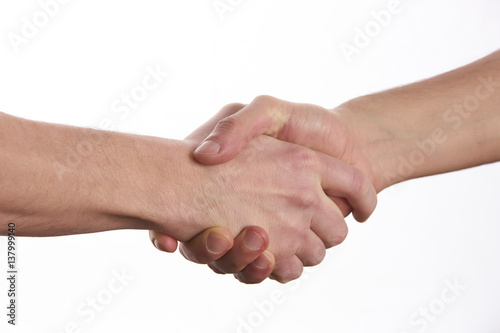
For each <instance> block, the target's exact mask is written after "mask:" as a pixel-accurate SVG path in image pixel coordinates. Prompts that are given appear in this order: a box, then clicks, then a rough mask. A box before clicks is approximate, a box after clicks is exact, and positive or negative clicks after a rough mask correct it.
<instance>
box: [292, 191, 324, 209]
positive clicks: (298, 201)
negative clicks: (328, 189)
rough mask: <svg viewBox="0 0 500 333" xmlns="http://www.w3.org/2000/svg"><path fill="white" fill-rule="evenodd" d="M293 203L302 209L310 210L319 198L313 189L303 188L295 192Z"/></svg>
mask: <svg viewBox="0 0 500 333" xmlns="http://www.w3.org/2000/svg"><path fill="white" fill-rule="evenodd" d="M292 201H293V203H294V204H295V205H297V206H299V207H301V208H309V207H313V206H314V205H315V204H316V203H317V201H318V196H317V193H316V191H315V190H313V189H312V188H301V189H299V190H297V191H295V193H294V195H293V197H292Z"/></svg>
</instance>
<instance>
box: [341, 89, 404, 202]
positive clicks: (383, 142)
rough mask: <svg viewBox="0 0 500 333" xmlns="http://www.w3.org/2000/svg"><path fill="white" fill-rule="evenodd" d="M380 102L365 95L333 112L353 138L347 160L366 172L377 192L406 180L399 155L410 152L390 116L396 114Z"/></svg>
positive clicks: (347, 147)
mask: <svg viewBox="0 0 500 333" xmlns="http://www.w3.org/2000/svg"><path fill="white" fill-rule="evenodd" d="M378 102H379V100H378V97H377V96H375V95H368V96H362V97H358V98H355V99H352V100H350V101H348V102H345V103H344V104H342V105H340V106H338V107H336V108H335V109H334V110H333V112H334V114H336V116H337V117H338V119H339V122H340V123H341V124H342V127H344V129H345V130H346V133H345V135H344V136H345V137H347V138H349V142H348V143H347V144H346V152H345V154H344V158H343V159H344V160H345V161H346V162H347V163H349V164H351V165H353V166H355V167H357V168H358V169H360V170H361V171H363V172H364V173H365V175H366V176H367V177H368V178H369V179H370V180H371V181H372V184H373V186H374V188H375V190H376V191H377V193H378V192H380V191H382V190H383V189H385V188H387V187H389V186H391V185H393V184H395V183H398V182H400V181H402V179H400V177H397V174H398V156H399V154H400V152H402V151H405V150H406V149H407V148H406V147H405V145H406V144H407V142H406V140H402V139H401V133H402V132H401V130H400V128H399V127H398V126H400V124H398V122H397V121H396V122H392V121H390V120H391V117H388V115H390V114H391V113H394V112H395V111H392V110H390V109H389V108H388V107H387V105H382V104H381V103H378ZM395 175H396V176H395Z"/></svg>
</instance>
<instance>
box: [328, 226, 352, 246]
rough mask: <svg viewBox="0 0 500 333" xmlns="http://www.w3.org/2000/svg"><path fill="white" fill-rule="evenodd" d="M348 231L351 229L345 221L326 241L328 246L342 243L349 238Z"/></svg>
mask: <svg viewBox="0 0 500 333" xmlns="http://www.w3.org/2000/svg"><path fill="white" fill-rule="evenodd" d="M348 233H349V229H348V228H347V224H345V222H344V223H342V224H341V225H340V226H339V227H338V228H337V229H336V230H335V232H334V233H332V234H331V235H330V237H329V238H328V239H327V241H326V242H325V246H326V248H331V247H334V246H337V245H339V244H341V243H342V242H343V241H345V239H346V238H347V234H348Z"/></svg>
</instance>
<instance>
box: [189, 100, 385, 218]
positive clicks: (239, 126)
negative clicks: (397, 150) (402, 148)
mask: <svg viewBox="0 0 500 333" xmlns="http://www.w3.org/2000/svg"><path fill="white" fill-rule="evenodd" d="M372 102H373V101H372ZM359 105H362V104H361V103H359V102H358V100H353V101H350V102H348V103H345V104H343V105H341V106H339V107H337V108H335V109H333V110H327V109H325V108H323V107H320V106H317V105H312V104H299V103H291V102H287V101H283V100H279V99H277V98H274V97H271V96H259V97H257V98H255V99H254V100H253V101H252V102H251V103H250V104H248V105H243V104H230V105H228V106H227V107H226V108H225V110H226V112H225V114H224V115H225V117H224V118H220V121H219V122H218V123H217V124H216V126H215V128H214V129H213V131H212V132H211V133H210V134H209V135H207V137H206V138H205V139H204V140H203V142H202V144H201V145H200V146H199V147H198V148H197V149H196V150H195V152H194V154H193V155H194V157H195V158H196V159H197V160H198V161H199V162H201V163H204V164H208V165H212V164H219V163H224V162H227V161H229V160H231V159H232V158H234V157H235V156H236V155H238V154H239V152H240V151H241V150H242V149H243V148H244V147H245V145H246V143H247V142H248V141H249V140H251V139H252V138H254V137H257V136H259V135H262V134H264V135H268V136H271V137H274V138H277V139H280V140H283V141H287V142H292V143H295V144H298V145H301V146H305V147H308V148H310V149H313V150H316V151H319V152H322V153H325V154H327V155H330V156H333V157H336V158H338V159H341V160H342V161H344V162H346V163H348V164H350V165H352V166H354V167H355V168H357V169H359V170H361V171H362V172H363V173H364V174H365V176H366V177H368V179H370V181H371V182H372V184H373V186H374V187H375V189H376V191H377V192H380V191H381V190H382V189H384V188H386V187H388V186H389V185H391V184H390V183H388V181H387V180H386V179H384V178H383V177H381V175H382V170H384V168H385V167H386V165H384V164H383V163H384V161H385V159H384V158H383V157H384V156H383V152H386V151H390V149H386V148H387V145H388V142H390V139H391V135H392V133H391V131H390V130H389V129H388V128H387V126H386V125H387V123H388V122H387V121H384V123H383V124H382V117H381V116H380V117H379V116H377V115H376V114H373V113H369V112H364V111H365V110H360V109H362V107H359ZM221 116H222V115H221ZM375 136H376V140H373V139H372V138H374V137H375ZM332 199H333V200H334V201H335V203H336V204H337V205H338V206H339V207H340V208H341V209H342V211H343V212H344V213H345V214H347V213H349V212H350V210H351V208H352V207H350V206H349V205H348V204H347V202H346V201H345V200H342V198H332ZM353 215H354V217H355V218H356V219H357V220H358V221H360V220H361V221H364V220H366V219H367V218H368V216H366V215H363V214H360V213H358V212H357V211H356V210H354V211H353Z"/></svg>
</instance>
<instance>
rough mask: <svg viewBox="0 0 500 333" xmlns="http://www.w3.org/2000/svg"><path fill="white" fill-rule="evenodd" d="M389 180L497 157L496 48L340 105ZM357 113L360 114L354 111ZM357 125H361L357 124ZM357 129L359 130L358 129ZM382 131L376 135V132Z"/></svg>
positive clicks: (499, 71)
mask: <svg viewBox="0 0 500 333" xmlns="http://www.w3.org/2000/svg"><path fill="white" fill-rule="evenodd" d="M346 106H348V109H349V111H350V112H354V114H356V115H357V116H360V117H361V118H362V119H363V120H364V122H366V123H367V124H376V126H372V125H369V126H371V128H377V129H378V130H377V133H371V134H369V132H370V131H367V132H366V133H360V135H361V136H362V137H363V138H364V146H365V148H366V147H368V146H370V147H374V148H375V149H366V153H367V154H369V155H371V160H372V161H373V162H374V165H376V168H377V170H376V171H375V174H377V176H378V177H383V182H384V184H383V185H381V186H380V187H382V188H385V187H387V186H390V185H391V184H394V183H397V182H400V181H403V180H407V179H412V178H417V177H422V176H428V175H434V174H438V173H443V172H449V171H454V170H459V169H464V168H468V167H472V166H476V165H481V164H485V163H490V162H495V161H499V160H500V52H498V51H497V52H495V53H494V54H492V55H490V56H488V57H486V58H483V59H481V60H479V61H477V62H475V63H472V64H470V65H467V66H465V67H462V68H459V69H456V70H454V71H451V72H448V73H445V74H442V75H439V76H436V77H434V78H431V79H428V80H425V81H421V82H417V83H414V84H410V85H407V86H403V87H399V88H395V89H391V90H388V91H384V92H381V93H377V94H373V95H368V96H364V97H361V98H358V99H355V100H353V101H351V102H349V103H346ZM360 113H363V115H360ZM360 126H361V125H360ZM358 131H360V132H362V131H363V129H358ZM380 134H382V135H380Z"/></svg>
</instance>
